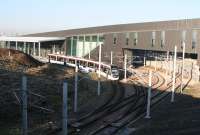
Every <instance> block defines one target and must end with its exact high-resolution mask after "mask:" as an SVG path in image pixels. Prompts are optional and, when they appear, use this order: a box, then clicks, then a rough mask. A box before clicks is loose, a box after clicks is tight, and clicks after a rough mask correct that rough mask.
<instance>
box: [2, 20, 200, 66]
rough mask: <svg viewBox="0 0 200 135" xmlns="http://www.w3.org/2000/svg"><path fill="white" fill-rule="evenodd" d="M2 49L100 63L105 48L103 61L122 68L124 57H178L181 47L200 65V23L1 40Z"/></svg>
mask: <svg viewBox="0 0 200 135" xmlns="http://www.w3.org/2000/svg"><path fill="white" fill-rule="evenodd" d="M0 41H1V44H0V46H1V47H7V48H13V49H17V50H21V51H24V52H26V53H29V54H31V55H33V56H40V57H47V55H48V54H49V53H55V54H61V55H69V56H76V57H84V58H88V59H94V60H98V50H99V49H98V47H99V45H100V44H101V45H102V61H104V62H109V61H110V55H111V52H112V56H113V64H116V65H119V66H120V65H121V66H122V63H123V56H124V54H127V55H128V58H132V57H133V56H141V57H148V56H150V55H153V56H165V55H166V52H169V53H171V54H172V53H173V52H174V46H175V45H176V46H177V51H178V56H181V54H182V49H183V48H182V45H183V43H185V46H186V50H185V52H186V57H187V58H192V59H195V60H197V61H198V62H200V54H199V53H200V19H185V20H173V21H160V22H145V23H134V24H120V25H110V26H100V27H90V28H80V29H71V30H62V31H53V32H44V33H35V34H29V35H23V36H20V37H0Z"/></svg>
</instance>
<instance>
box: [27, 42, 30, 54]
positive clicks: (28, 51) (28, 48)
mask: <svg viewBox="0 0 200 135" xmlns="http://www.w3.org/2000/svg"><path fill="white" fill-rule="evenodd" d="M27 53H28V54H30V44H29V43H28V44H27Z"/></svg>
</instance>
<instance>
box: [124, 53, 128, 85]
mask: <svg viewBox="0 0 200 135" xmlns="http://www.w3.org/2000/svg"><path fill="white" fill-rule="evenodd" d="M126 68H127V54H125V56H124V80H125V81H126V79H127V76H126V74H127V69H126Z"/></svg>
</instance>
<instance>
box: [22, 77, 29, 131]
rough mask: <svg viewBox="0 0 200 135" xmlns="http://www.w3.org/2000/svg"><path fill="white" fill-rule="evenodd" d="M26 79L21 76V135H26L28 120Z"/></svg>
mask: <svg viewBox="0 0 200 135" xmlns="http://www.w3.org/2000/svg"><path fill="white" fill-rule="evenodd" d="M27 92H28V91H27V78H26V76H24V75H23V76H22V135H27V132H28V131H27V130H28V120H27Z"/></svg>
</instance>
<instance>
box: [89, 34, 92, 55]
mask: <svg viewBox="0 0 200 135" xmlns="http://www.w3.org/2000/svg"><path fill="white" fill-rule="evenodd" d="M91 47H92V36H90V46H89V59H90V57H91V56H90V55H91V54H90V52H91Z"/></svg>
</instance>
